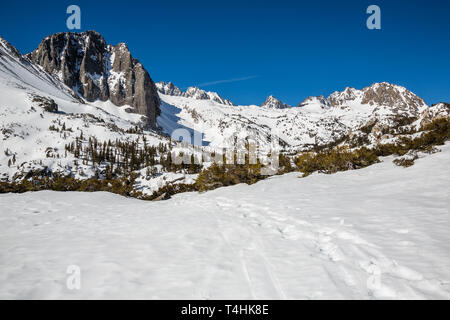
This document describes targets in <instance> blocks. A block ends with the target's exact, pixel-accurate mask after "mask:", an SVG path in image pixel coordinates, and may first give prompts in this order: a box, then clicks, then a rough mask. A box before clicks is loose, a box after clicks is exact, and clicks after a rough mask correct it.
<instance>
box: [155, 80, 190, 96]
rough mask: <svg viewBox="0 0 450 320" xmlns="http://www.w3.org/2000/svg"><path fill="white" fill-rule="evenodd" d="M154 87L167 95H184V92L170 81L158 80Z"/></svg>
mask: <svg viewBox="0 0 450 320" xmlns="http://www.w3.org/2000/svg"><path fill="white" fill-rule="evenodd" d="M156 88H157V89H158V91H159V92H161V93H162V94H165V95H168V96H178V97H180V96H184V92H183V91H181V90H180V88H178V87H177V86H176V85H174V84H173V83H172V82H168V83H165V82H164V81H159V82H157V83H156Z"/></svg>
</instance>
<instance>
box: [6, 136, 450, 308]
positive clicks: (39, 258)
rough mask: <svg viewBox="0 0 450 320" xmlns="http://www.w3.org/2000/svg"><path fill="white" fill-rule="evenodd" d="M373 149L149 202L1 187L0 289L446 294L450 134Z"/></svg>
mask: <svg viewBox="0 0 450 320" xmlns="http://www.w3.org/2000/svg"><path fill="white" fill-rule="evenodd" d="M384 160H385V161H384V162H382V163H379V164H376V165H373V166H370V167H367V168H364V169H361V170H354V171H347V172H340V173H336V174H333V175H323V174H313V175H311V176H308V177H306V178H299V174H298V173H292V174H287V175H283V176H274V177H272V178H269V179H267V180H264V181H261V182H259V183H257V184H254V185H252V186H248V185H245V184H240V185H236V186H232V187H227V188H220V189H217V190H214V191H211V192H207V193H203V194H198V193H184V194H179V195H176V196H175V197H174V198H173V199H171V200H168V201H160V202H145V201H140V200H136V199H129V198H124V197H121V196H118V195H114V194H110V193H103V192H100V193H76V192H66V193H58V192H51V191H42V192H35V193H25V194H2V195H0V257H1V258H0V298H2V299H50V298H63V299H81V298H87V299H94V298H114V299H115V298H124V299H131V298H138V299H140V298H145V299H176V298H178V299H325V298H331V299H343V298H344V299H450V233H449V232H448V230H449V228H450V211H449V207H450V192H449V190H450V180H449V177H450V169H449V168H450V167H449V165H448V164H449V162H450V146H449V145H446V146H443V147H442V152H438V153H435V154H432V155H429V156H427V157H425V158H421V159H419V160H417V161H416V164H415V165H414V166H412V167H409V168H400V167H397V166H395V165H394V164H392V161H391V160H392V159H391V158H386V159H384ZM70 265H76V266H79V267H80V268H81V288H80V290H69V289H68V288H67V287H66V281H67V277H68V276H69V275H68V274H67V273H66V270H67V268H68V266H70Z"/></svg>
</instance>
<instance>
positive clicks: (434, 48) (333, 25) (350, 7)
mask: <svg viewBox="0 0 450 320" xmlns="http://www.w3.org/2000/svg"><path fill="white" fill-rule="evenodd" d="M70 4H77V5H79V6H80V7H81V11H82V26H81V27H82V30H97V31H98V32H100V33H101V34H102V35H103V36H104V38H105V40H106V41H107V42H108V43H111V44H117V43H118V42H126V43H127V44H128V46H129V48H130V50H131V51H132V54H133V56H134V57H135V58H138V59H139V60H140V61H141V62H142V63H143V64H144V66H145V68H146V69H147V70H148V71H149V73H150V75H151V77H152V78H153V80H155V81H160V80H163V81H172V82H174V83H175V84H176V85H178V86H179V87H182V88H184V87H187V86H191V85H199V84H202V86H201V87H202V88H204V89H207V90H211V91H217V92H219V93H220V94H221V95H222V96H224V97H225V98H229V99H231V100H232V101H233V102H235V103H238V104H251V103H253V104H260V103H262V102H263V101H264V99H265V97H266V96H268V95H270V94H272V95H275V96H276V97H278V98H280V99H281V100H283V101H284V102H286V103H289V104H291V105H297V104H298V103H299V102H301V101H302V100H303V99H304V98H306V97H307V96H309V95H328V94H330V93H331V92H333V91H335V90H343V89H344V88H345V87H346V86H351V87H355V88H363V87H365V86H367V85H370V84H371V83H373V82H381V81H388V82H392V83H396V84H399V85H403V86H405V87H407V88H408V89H410V90H412V91H413V92H415V93H416V94H418V95H420V96H421V97H423V98H424V99H425V100H426V102H427V103H429V104H431V103H436V102H439V101H448V102H450V19H449V16H450V1H448V0H441V1H439V0H428V1H414V0H408V1H405V0H389V1H379V0H370V1H366V0H359V1H356V0H355V1H350V0H339V1H336V0H332V1H325V0H315V1H300V0H297V1H293V0H292V1H283V0H276V1H264V0H258V1H245V0H240V1H233V0H227V1H219V0H214V1H213V0H209V1H195V0H191V1H176V0H172V1H161V0H159V1H133V0H128V1H123V0H121V1H101V0H99V1H79V0H71V1H62V0H59V1H21V2H14V1H9V2H8V3H6V2H4V1H3V2H2V3H1V10H0V35H2V36H3V37H4V38H5V39H7V40H8V41H10V42H11V43H12V44H13V45H15V46H16V47H17V48H18V49H19V50H20V51H21V52H22V53H27V52H29V51H31V50H33V49H34V48H35V47H37V45H38V44H39V42H40V41H41V39H42V38H44V37H45V36H47V35H49V34H52V33H56V32H63V31H68V30H67V28H66V18H67V16H68V15H67V14H66V8H67V6H68V5H70ZM371 4H376V5H378V6H379V7H380V8H381V28H382V29H381V30H368V29H367V28H366V19H367V17H368V16H369V15H368V14H366V13H365V12H366V8H367V7H368V6H369V5H371Z"/></svg>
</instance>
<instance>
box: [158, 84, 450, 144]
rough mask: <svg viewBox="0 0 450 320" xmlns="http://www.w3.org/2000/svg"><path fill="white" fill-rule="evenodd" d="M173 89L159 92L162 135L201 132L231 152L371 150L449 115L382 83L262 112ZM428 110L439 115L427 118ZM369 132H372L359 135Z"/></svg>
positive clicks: (271, 102)
mask: <svg viewBox="0 0 450 320" xmlns="http://www.w3.org/2000/svg"><path fill="white" fill-rule="evenodd" d="M174 88H176V87H174V86H173V85H172V87H170V88H166V89H165V90H163V91H160V98H161V100H162V101H163V105H162V106H161V111H162V115H161V117H160V118H159V119H158V122H159V124H160V125H161V126H162V127H163V129H164V131H165V132H166V133H168V134H170V133H171V132H172V130H173V128H174V127H176V124H178V125H181V126H184V127H188V128H190V129H194V130H196V131H200V132H203V133H204V134H205V140H206V141H207V142H208V143H209V145H210V146H212V147H219V148H220V147H223V148H227V147H230V146H231V145H232V144H233V142H234V136H235V135H238V136H240V137H254V138H255V140H256V141H257V142H258V145H260V146H264V145H268V144H269V142H270V141H271V135H272V134H275V135H276V136H278V137H279V138H280V143H281V146H282V147H283V149H284V150H285V151H287V152H296V151H299V150H306V149H309V148H311V147H312V146H325V145H329V144H333V143H336V142H339V141H340V140H341V139H342V138H344V137H347V136H349V135H353V136H356V137H357V136H363V137H364V136H367V140H368V141H369V142H370V143H373V144H375V143H379V142H382V141H384V140H387V139H390V138H392V137H391V136H390V135H389V134H386V132H388V131H392V130H395V129H394V128H398V127H400V126H405V125H412V126H413V127H415V128H417V127H418V126H419V124H420V123H421V121H422V120H423V119H424V117H426V114H428V113H431V114H436V113H439V112H442V114H446V115H447V116H448V115H449V114H450V110H449V109H448V108H447V109H445V108H442V107H439V106H434V107H432V108H429V107H428V106H427V105H426V104H425V102H424V101H423V100H422V99H421V98H419V97H418V96H416V95H415V94H413V93H412V92H410V91H408V90H407V89H405V88H404V87H401V86H397V85H392V84H389V83H385V82H384V83H375V84H373V85H371V86H369V87H366V88H364V89H362V90H357V89H354V88H346V89H345V90H344V91H342V92H334V93H332V94H331V95H330V96H329V97H328V98H324V97H309V98H307V99H305V100H304V101H303V102H302V103H300V104H299V106H298V107H296V108H291V107H288V106H286V105H284V104H283V103H281V102H280V101H279V100H276V99H275V98H273V97H269V98H268V99H267V101H266V103H265V104H264V105H263V107H258V106H256V105H250V106H229V105H226V104H223V103H218V102H217V101H213V100H207V99H206V100H197V99H194V98H190V97H185V96H182V95H181V96H180V94H179V92H178V91H176V90H175V91H174ZM162 92H165V93H168V94H164V93H162ZM274 105H278V107H275V106H274ZM429 109H439V110H441V111H431V112H430V111H429ZM174 111H176V112H174ZM168 118H170V119H171V122H170V123H169V122H168V121H167V119H168ZM368 127H370V128H371V129H372V131H371V132H369V133H367V132H364V131H363V130H362V129H363V128H368Z"/></svg>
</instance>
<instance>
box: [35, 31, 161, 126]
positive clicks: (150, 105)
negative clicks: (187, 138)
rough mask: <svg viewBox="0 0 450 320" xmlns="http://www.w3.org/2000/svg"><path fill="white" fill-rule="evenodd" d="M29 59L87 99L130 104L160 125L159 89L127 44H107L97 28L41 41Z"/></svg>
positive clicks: (133, 110) (136, 110) (135, 110)
mask: <svg viewBox="0 0 450 320" xmlns="http://www.w3.org/2000/svg"><path fill="white" fill-rule="evenodd" d="M27 58H28V59H30V60H31V61H32V62H34V63H36V64H39V65H40V66H42V67H43V68H44V70H46V71H47V72H50V73H52V74H54V75H56V76H57V77H59V78H60V79H61V80H62V81H63V82H64V83H65V84H66V85H67V86H69V87H70V88H72V89H73V90H74V91H75V92H76V93H77V94H79V95H80V96H81V97H82V98H84V99H86V100H87V101H90V102H92V101H95V100H102V101H106V100H110V101H111V102H112V103H113V104H115V105H117V106H124V105H129V106H130V107H131V108H132V110H131V111H132V112H136V113H138V114H142V115H145V116H146V117H147V124H148V125H149V126H150V127H152V128H156V127H157V124H156V117H157V116H158V115H159V113H160V110H159V106H160V101H159V97H158V94H157V89H156V87H155V84H154V82H153V81H152V79H151V78H150V75H149V74H148V72H147V71H146V70H145V69H144V67H143V65H142V64H141V63H140V62H139V60H137V59H134V58H133V57H132V55H131V53H130V50H129V49H128V47H127V45H126V44H125V43H119V44H118V45H116V46H112V45H108V44H107V43H106V42H105V40H104V39H103V37H102V36H101V35H100V34H99V33H98V32H95V31H86V32H83V33H73V32H65V33H57V34H54V35H51V36H48V37H46V38H45V39H44V40H42V42H41V43H40V45H39V46H38V48H37V49H36V50H34V51H33V52H31V53H29V54H28V55H27Z"/></svg>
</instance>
